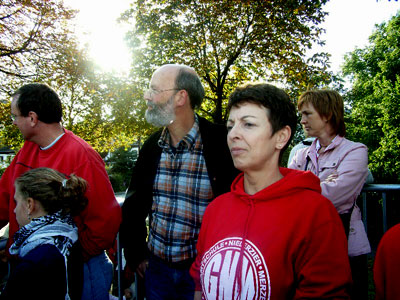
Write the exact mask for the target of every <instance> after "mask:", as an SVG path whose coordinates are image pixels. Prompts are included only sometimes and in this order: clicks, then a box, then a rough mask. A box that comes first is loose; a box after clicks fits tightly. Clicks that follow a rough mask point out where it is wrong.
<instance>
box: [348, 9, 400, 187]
mask: <svg viewBox="0 0 400 300" xmlns="http://www.w3.org/2000/svg"><path fill="white" fill-rule="evenodd" d="M398 70H400V12H398V13H397V15H396V16H394V17H393V18H392V19H391V20H390V21H388V22H387V23H386V22H384V23H382V24H380V25H377V26H376V29H375V31H374V32H373V34H372V35H371V36H370V38H369V45H368V46H366V47H365V48H364V49H356V50H354V51H353V52H351V53H349V54H348V55H346V56H345V64H344V66H343V74H344V75H346V76H349V78H350V80H351V82H352V84H353V87H352V89H351V90H350V91H349V93H348V94H347V95H346V99H348V101H349V103H350V105H351V107H352V111H351V115H350V123H349V126H348V136H349V137H350V138H354V139H356V140H358V141H361V142H362V143H364V144H366V145H367V146H368V148H369V153H370V163H369V167H370V169H371V171H372V173H373V175H374V177H375V179H376V180H377V181H378V182H382V183H399V181H400V162H399V159H398V158H399V157H400V147H399V146H400V130H399V126H398V125H399V123H400V114H399V111H400V76H399V72H398Z"/></svg>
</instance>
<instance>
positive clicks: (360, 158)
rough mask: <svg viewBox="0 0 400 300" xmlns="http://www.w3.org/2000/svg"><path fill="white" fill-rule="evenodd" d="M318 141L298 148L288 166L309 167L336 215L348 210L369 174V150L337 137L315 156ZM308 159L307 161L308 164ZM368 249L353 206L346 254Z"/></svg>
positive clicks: (362, 251)
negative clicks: (335, 210)
mask: <svg viewBox="0 0 400 300" xmlns="http://www.w3.org/2000/svg"><path fill="white" fill-rule="evenodd" d="M316 143H317V140H314V142H313V143H312V144H311V146H310V147H309V148H303V149H300V150H298V151H297V152H296V153H295V155H294V157H293V159H292V161H291V162H290V164H289V168H293V169H297V170H305V169H307V170H310V171H311V172H313V173H314V174H315V175H317V176H318V177H319V179H320V181H321V190H322V192H321V193H322V195H324V196H325V197H326V198H328V199H329V200H331V201H332V203H333V205H334V206H335V207H336V209H337V211H338V213H339V214H343V213H347V212H350V211H351V209H352V207H353V205H354V203H355V201H356V199H357V197H358V195H359V194H360V192H361V189H362V187H363V185H364V183H365V179H366V177H367V175H368V151H367V147H366V146H365V145H363V144H361V143H355V142H352V141H349V140H348V139H346V138H344V137H340V136H336V138H335V139H334V141H333V142H332V143H331V144H330V145H329V146H328V147H327V148H326V149H325V151H324V152H323V153H321V154H320V155H319V157H318V158H317V152H316ZM307 161H308V163H307ZM370 251H371V248H370V245H369V242H368V238H367V235H366V232H365V228H364V226H363V224H362V221H361V212H360V209H359V208H358V206H356V205H355V206H354V209H353V211H352V215H351V222H350V233H349V255H350V256H357V255H361V254H365V253H369V252H370Z"/></svg>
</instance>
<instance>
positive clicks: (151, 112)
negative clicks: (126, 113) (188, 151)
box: [145, 97, 176, 127]
mask: <svg viewBox="0 0 400 300" xmlns="http://www.w3.org/2000/svg"><path fill="white" fill-rule="evenodd" d="M147 105H148V106H150V108H151V109H149V108H148V109H147V110H146V114H145V117H146V121H147V122H148V123H150V124H152V125H154V126H156V127H164V126H168V125H170V124H171V123H172V122H173V121H175V118H176V115H175V111H174V106H173V97H171V98H169V99H168V101H167V102H166V103H164V104H154V103H152V102H149V103H148V104H147Z"/></svg>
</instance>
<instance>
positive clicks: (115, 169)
mask: <svg viewBox="0 0 400 300" xmlns="http://www.w3.org/2000/svg"><path fill="white" fill-rule="evenodd" d="M137 156H138V148H136V147H135V148H132V149H127V148H124V147H120V148H118V149H116V150H115V151H114V152H113V153H110V154H109V155H108V156H107V157H106V159H105V162H106V168H107V173H108V175H109V176H110V181H111V184H112V186H113V189H114V191H115V192H124V191H126V189H127V188H128V185H129V182H130V179H131V176H132V169H133V167H134V165H135V162H136V160H137Z"/></svg>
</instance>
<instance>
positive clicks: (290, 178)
mask: <svg viewBox="0 0 400 300" xmlns="http://www.w3.org/2000/svg"><path fill="white" fill-rule="evenodd" d="M280 171H281V173H282V175H283V176H284V177H283V178H282V179H281V180H279V181H278V182H276V183H274V184H272V185H270V186H268V187H267V188H265V189H263V190H262V191H260V192H258V193H256V194H255V195H248V194H246V193H245V192H244V188H243V178H244V177H243V174H240V175H239V176H238V177H237V178H236V179H235V181H234V182H233V183H232V187H231V192H230V193H226V194H224V195H221V196H220V197H218V198H216V199H215V200H214V201H213V202H212V203H211V204H210V205H209V206H208V207H207V209H206V211H205V214H204V217H203V222H202V226H201V230H200V235H199V239H198V243H197V251H198V255H197V258H196V261H195V262H194V263H193V265H192V268H191V270H190V273H191V275H192V277H193V278H194V281H195V284H196V290H202V291H203V299H279V300H282V299H349V296H348V293H347V290H348V288H349V285H350V284H351V272H350V266H349V261H348V256H347V241H346V236H345V233H344V229H343V225H342V223H341V221H340V218H339V215H338V213H337V211H336V209H335V207H334V206H333V205H332V203H331V202H330V201H329V200H328V199H326V198H325V197H323V196H322V195H321V194H320V192H321V189H320V182H319V179H318V177H316V176H315V175H313V174H312V173H311V172H303V171H297V170H290V169H286V168H281V169H280ZM243 240H245V243H244V245H243V243H242V241H243ZM238 282H241V284H237V283H238ZM239 294H241V297H239V296H238V295H239Z"/></svg>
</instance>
